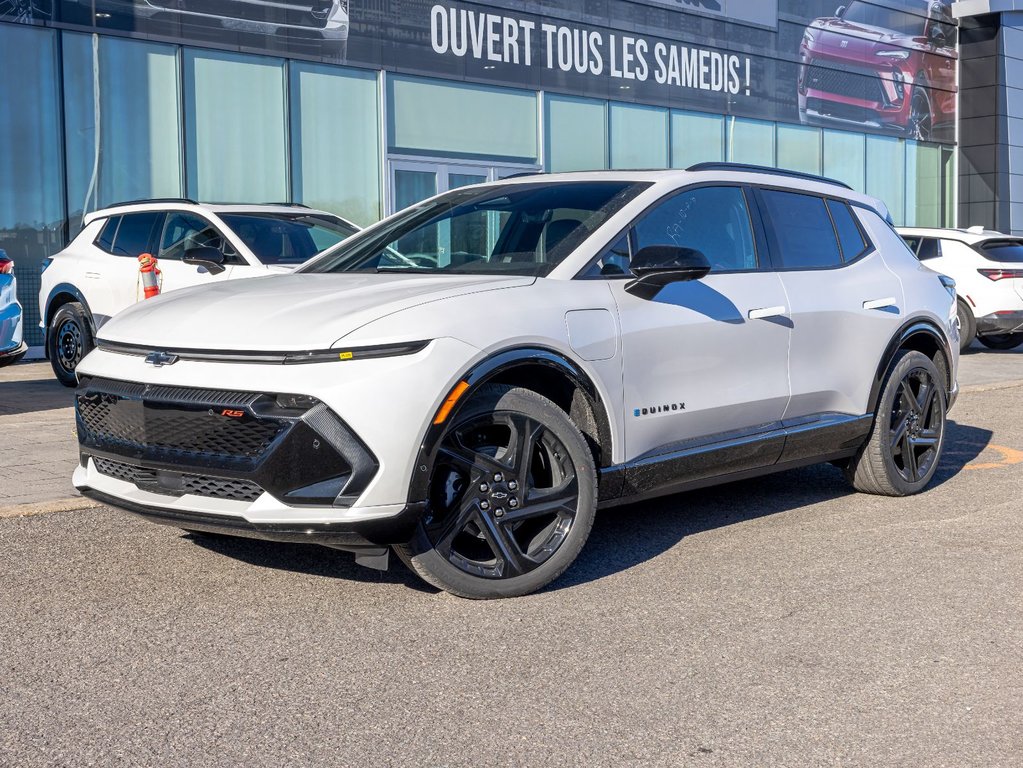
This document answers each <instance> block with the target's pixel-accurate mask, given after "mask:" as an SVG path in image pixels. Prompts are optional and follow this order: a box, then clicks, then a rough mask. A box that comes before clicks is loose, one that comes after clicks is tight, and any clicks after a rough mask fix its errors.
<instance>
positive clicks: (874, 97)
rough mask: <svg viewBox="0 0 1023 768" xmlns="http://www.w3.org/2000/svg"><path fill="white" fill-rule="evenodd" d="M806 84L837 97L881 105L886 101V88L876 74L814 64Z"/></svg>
mask: <svg viewBox="0 0 1023 768" xmlns="http://www.w3.org/2000/svg"><path fill="white" fill-rule="evenodd" d="M806 84H807V86H808V87H809V88H812V89H814V90H815V91H823V92H824V93H831V94H834V95H836V96H845V97H847V98H850V99H860V100H861V101H873V102H879V103H883V102H884V101H885V95H884V86H883V85H882V84H881V78H880V76H879V75H878V74H877V73H876V72H870V71H857V70H855V69H849V68H844V69H832V68H831V67H826V66H822V65H820V64H813V65H811V66H810V68H809V70H808V72H807V75H806Z"/></svg>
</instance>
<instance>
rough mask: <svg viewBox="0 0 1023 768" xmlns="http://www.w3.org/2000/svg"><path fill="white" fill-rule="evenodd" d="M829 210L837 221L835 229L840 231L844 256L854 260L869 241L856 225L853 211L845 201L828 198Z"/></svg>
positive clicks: (839, 241) (846, 258)
mask: <svg viewBox="0 0 1023 768" xmlns="http://www.w3.org/2000/svg"><path fill="white" fill-rule="evenodd" d="M828 210H829V211H830V212H831V220H832V221H834V222H835V231H836V232H838V243H839V245H841V246H842V258H843V259H844V260H845V261H852V260H853V259H855V258H856V257H857V256H859V255H860V254H861V253H863V251H865V250H866V249H867V241H866V240H864V239H863V232H861V231H860V228H859V227H858V226H856V220H855V219H854V218H853V212H852V211H851V210H849V206H848V205H846V204H845V203H840V202H839V201H837V200H828Z"/></svg>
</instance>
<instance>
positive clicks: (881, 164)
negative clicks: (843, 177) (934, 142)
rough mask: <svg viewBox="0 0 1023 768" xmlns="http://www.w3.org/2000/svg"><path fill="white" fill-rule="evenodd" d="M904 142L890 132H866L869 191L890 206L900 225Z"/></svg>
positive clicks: (904, 179) (903, 183)
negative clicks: (891, 136)
mask: <svg viewBox="0 0 1023 768" xmlns="http://www.w3.org/2000/svg"><path fill="white" fill-rule="evenodd" d="M905 168H906V159H905V142H903V141H902V140H900V139H893V138H889V137H887V136H867V194H868V195H872V196H873V197H876V198H878V199H880V200H882V201H883V202H884V204H885V205H887V206H888V210H889V212H890V213H891V214H892V219H893V220H894V221H895V223H896V224H897V225H900V226H901V225H903V224H905V220H906V214H905V211H906V209H905V205H904V204H905V197H906V171H905Z"/></svg>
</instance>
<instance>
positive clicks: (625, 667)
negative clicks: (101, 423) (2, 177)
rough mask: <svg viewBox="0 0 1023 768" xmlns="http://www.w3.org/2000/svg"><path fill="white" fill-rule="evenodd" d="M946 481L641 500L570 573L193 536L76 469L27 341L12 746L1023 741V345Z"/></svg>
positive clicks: (800, 483)
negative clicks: (93, 488)
mask: <svg viewBox="0 0 1023 768" xmlns="http://www.w3.org/2000/svg"><path fill="white" fill-rule="evenodd" d="M960 382H961V384H962V385H963V386H964V391H963V394H962V395H961V397H960V400H959V402H958V403H957V405H956V407H955V409H954V410H953V411H952V413H951V418H952V420H953V422H954V423H953V424H952V426H951V431H950V440H949V443H948V448H947V451H946V454H945V458H944V460H943V463H942V466H941V467H940V469H939V473H938V476H937V477H936V479H935V481H934V483H933V484H932V486H931V487H930V488H929V490H928V491H927V492H926V493H924V494H922V495H920V496H917V497H912V498H907V499H886V498H878V497H871V496H865V495H858V494H854V493H852V492H851V491H850V490H849V489H848V487H847V486H846V485H845V484H844V482H843V480H842V478H841V476H840V474H839V472H838V471H837V470H835V469H833V468H832V467H830V466H818V467H811V468H807V469H803V470H797V471H792V472H787V473H784V474H780V475H775V476H772V477H768V478H765V479H760V480H755V481H748V482H741V483H734V484H731V485H726V486H721V487H718V488H714V489H710V490H704V491H698V492H692V493H688V494H684V495H679V496H674V497H670V498H667V499H662V500H658V501H654V502H647V503H643V504H637V505H633V506H630V507H625V508H622V509H618V510H611V511H608V512H606V513H603V514H602V515H601V516H599V517H598V521H597V524H596V526H595V528H594V531H593V534H592V536H591V538H590V541H589V543H588V544H587V547H586V549H585V550H584V551H583V553H582V555H581V557H580V559H579V561H578V562H577V563H576V564H575V565H574V566H573V568H572V569H570V570H569V571H568V573H566V574H565V576H563V577H562V578H561V579H559V580H558V581H557V582H555V583H554V584H553V585H552V586H551V587H550V588H548V589H547V590H545V591H543V592H541V593H539V594H536V595H532V596H528V597H525V598H519V599H515V600H507V601H497V602H483V603H481V602H470V601H465V600H461V599H458V598H454V597H451V596H449V595H446V594H444V593H438V592H436V591H434V590H433V589H430V588H427V587H425V586H424V585H422V584H421V583H420V582H418V581H417V580H416V579H414V578H413V577H412V576H411V575H409V574H408V573H407V572H406V571H404V569H403V568H402V567H401V566H400V565H396V566H394V567H392V570H391V571H390V572H388V573H385V574H381V573H378V572H375V571H369V570H365V569H361V568H358V567H357V566H355V565H354V563H353V561H352V559H351V557H350V556H348V555H345V554H342V553H337V552H333V551H330V550H326V549H321V548H315V547H304V546H299V545H280V544H271V543H263V542H256V541H248V540H241V539H239V540H234V539H221V538H202V537H193V536H191V535H188V534H185V533H183V532H180V531H177V530H175V529H171V528H165V527H161V526H156V525H152V524H148V523H145V522H143V521H140V520H137V519H135V518H132V517H129V516H126V515H123V514H121V513H117V512H114V511H111V510H108V509H106V508H103V507H97V506H91V505H90V503H87V502H85V501H84V500H81V499H76V498H75V497H74V496H73V490H72V488H71V486H70V482H69V480H68V477H69V475H70V468H71V466H72V465H73V463H74V461H75V444H74V442H73V440H74V438H73V415H72V413H71V410H70V407H69V404H70V393H69V391H68V390H65V389H63V388H61V387H60V386H59V385H58V384H57V383H56V382H55V381H53V380H52V379H51V378H50V377H49V375H48V369H47V368H46V367H45V365H44V364H38V363H36V364H28V365H26V364H22V365H18V366H15V367H13V368H10V369H5V370H3V371H0V551H2V552H3V557H2V558H0V587H2V589H0V617H3V620H2V621H0V649H2V650H0V764H2V765H19V766H20V765H26V766H35V765H40V766H42V765H118V764H130V765H220V764H222V765H238V764H244V765H275V766H280V765H367V764H368V765H430V766H433V765H445V766H446V765H451V766H461V765H481V764H483V765H544V766H547V765H551V766H554V765H666V766H681V765H685V766H736V765H751V766H772V765H778V766H802V765H807V766H810V765H812V766H818V765H842V766H845V765H863V766H878V765H922V766H966V765H970V766H973V765H976V766H1002V765H1004V766H1010V765H1011V766H1015V765H1018V764H1019V763H1020V761H1021V755H1023V715H1021V710H1023V641H1021V638H1023V598H1021V595H1023V549H1021V546H1020V541H1021V540H1023V498H1021V495H1023V494H1021V491H1023V352H1014V353H994V352H987V351H981V350H980V349H979V348H978V349H977V350H975V351H973V352H971V353H970V354H968V355H966V356H965V358H964V361H963V366H962V371H961V376H960Z"/></svg>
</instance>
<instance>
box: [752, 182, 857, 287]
mask: <svg viewBox="0 0 1023 768" xmlns="http://www.w3.org/2000/svg"><path fill="white" fill-rule="evenodd" d="M761 194H762V195H763V198H764V204H765V206H766V208H767V210H766V211H765V213H766V214H767V221H768V230H769V232H770V234H771V236H772V239H773V241H774V246H775V248H774V250H775V252H776V255H777V256H778V257H779V258H780V259H781V266H782V267H783V268H784V269H813V268H816V267H833V266H836V265H838V264H841V263H842V257H841V255H840V254H839V252H838V240H836V239H835V228H834V227H833V226H832V224H831V217H830V216H828V210H827V208H825V207H824V201H823V200H822V199H821V198H819V197H814V196H813V195H799V194H796V193H794V192H777V191H774V190H769V189H765V190H764V191H763V192H762V193H761Z"/></svg>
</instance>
